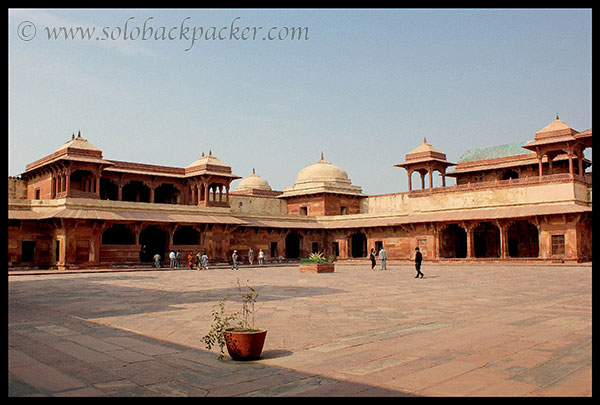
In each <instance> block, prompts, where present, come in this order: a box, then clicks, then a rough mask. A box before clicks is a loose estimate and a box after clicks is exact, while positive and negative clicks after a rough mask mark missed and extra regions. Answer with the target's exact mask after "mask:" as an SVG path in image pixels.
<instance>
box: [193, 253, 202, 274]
mask: <svg viewBox="0 0 600 405" xmlns="http://www.w3.org/2000/svg"><path fill="white" fill-rule="evenodd" d="M194 265H195V266H196V269H197V270H201V269H202V267H201V266H202V257H201V256H200V251H197V252H196V263H194Z"/></svg>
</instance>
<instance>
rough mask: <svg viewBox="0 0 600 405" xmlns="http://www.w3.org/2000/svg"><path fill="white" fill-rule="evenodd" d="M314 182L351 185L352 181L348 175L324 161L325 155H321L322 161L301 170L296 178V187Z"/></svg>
mask: <svg viewBox="0 0 600 405" xmlns="http://www.w3.org/2000/svg"><path fill="white" fill-rule="evenodd" d="M314 182H320V183H322V182H335V183H345V184H350V179H349V178H348V173H346V172H345V171H344V170H343V169H341V168H340V167H338V166H336V165H334V164H331V163H330V162H328V161H326V160H325V159H323V155H322V154H321V160H319V161H318V162H317V163H315V164H312V165H310V166H308V167H305V168H304V169H302V170H300V172H299V173H298V177H297V178H296V185H300V184H305V183H314Z"/></svg>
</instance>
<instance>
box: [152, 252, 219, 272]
mask: <svg viewBox="0 0 600 405" xmlns="http://www.w3.org/2000/svg"><path fill="white" fill-rule="evenodd" d="M152 259H153V260H154V267H156V268H157V269H160V266H161V265H160V263H161V260H162V257H160V255H159V254H158V253H157V254H155V255H154V257H153V258H152ZM187 260H188V266H189V267H190V270H193V269H194V268H196V269H198V270H208V256H207V255H206V252H202V254H200V252H197V253H196V254H195V255H194V254H193V252H189V253H188V255H187ZM169 268H171V269H179V268H181V252H180V251H179V250H177V252H175V251H174V250H171V252H170V253H169Z"/></svg>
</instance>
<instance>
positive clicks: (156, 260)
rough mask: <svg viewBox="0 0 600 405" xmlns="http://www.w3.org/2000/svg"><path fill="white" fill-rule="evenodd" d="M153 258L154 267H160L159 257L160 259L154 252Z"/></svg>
mask: <svg viewBox="0 0 600 405" xmlns="http://www.w3.org/2000/svg"><path fill="white" fill-rule="evenodd" d="M153 259H154V267H156V268H157V269H160V259H161V257H160V255H159V254H158V253H157V254H155V255H154V257H153Z"/></svg>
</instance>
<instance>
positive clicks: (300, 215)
mask: <svg viewBox="0 0 600 405" xmlns="http://www.w3.org/2000/svg"><path fill="white" fill-rule="evenodd" d="M591 147H592V130H591V129H588V130H585V131H583V132H578V131H576V130H574V129H573V128H571V127H570V126H568V125H567V124H565V123H564V122H563V121H561V120H560V119H559V118H558V116H557V117H556V119H555V120H554V121H553V122H551V123H550V124H548V125H547V126H546V127H544V128H542V129H541V130H539V131H538V132H536V133H535V134H534V137H533V140H525V141H524V142H519V143H513V144H507V145H499V146H490V147H486V148H481V149H477V150H469V151H467V152H465V153H464V154H463V155H462V156H461V157H460V158H459V160H458V161H457V163H451V162H449V161H447V160H446V155H445V154H444V153H442V152H440V151H439V150H437V149H435V148H434V147H433V146H431V145H430V144H429V143H427V141H426V140H424V142H423V144H421V145H420V146H418V147H416V148H415V149H414V150H412V151H411V152H409V153H407V154H406V156H405V161H404V162H401V163H398V164H396V165H395V166H397V167H400V168H403V169H405V171H406V174H407V175H408V179H409V191H408V192H401V193H391V194H384V195H365V194H363V193H362V189H361V187H360V186H356V185H353V184H352V182H351V181H350V179H349V178H348V175H347V173H346V172H345V171H344V170H343V169H341V168H339V167H337V166H335V165H333V164H331V163H330V162H328V161H326V160H325V159H324V158H323V156H321V159H320V160H319V161H318V162H316V163H314V164H312V165H310V166H308V167H306V168H304V169H302V170H301V171H300V172H299V173H298V176H297V178H296V181H295V183H294V185H293V186H291V187H286V188H285V189H284V190H283V191H274V190H272V189H271V187H270V186H269V184H268V182H267V181H266V180H265V179H263V178H262V177H260V176H259V175H258V174H256V173H254V172H253V173H252V174H251V175H250V176H248V177H246V178H244V179H242V180H241V181H240V182H239V184H238V185H237V187H236V188H235V190H232V189H231V183H232V181H234V180H236V179H240V178H241V177H239V176H237V175H235V174H233V173H232V171H231V167H230V166H229V165H227V164H225V163H223V162H222V161H220V160H219V159H218V158H217V157H216V156H214V155H213V154H212V153H210V152H209V153H208V155H204V154H203V156H201V157H200V158H199V159H198V160H196V161H195V162H192V163H190V164H189V165H188V166H187V167H185V168H178V167H165V166H157V165H149V164H142V163H130V162H122V161H116V160H109V159H105V158H104V156H103V154H102V151H101V150H100V149H98V148H97V147H95V146H94V145H92V144H91V143H90V142H89V141H88V140H87V139H84V138H83V137H82V136H81V134H78V135H76V136H75V135H73V136H72V138H71V139H69V140H68V141H67V142H66V143H65V144H64V145H63V146H61V147H60V148H58V149H57V150H56V151H55V152H53V153H51V154H49V155H48V156H46V157H43V158H41V159H39V160H36V161H34V162H32V163H30V164H28V165H27V166H26V168H25V172H23V173H22V174H21V175H20V177H18V178H14V177H10V178H9V179H8V265H9V268H16V267H37V268H52V269H65V268H73V267H96V266H115V265H140V263H146V262H149V261H150V260H151V257H152V256H153V255H154V254H156V253H158V254H160V255H161V257H162V258H165V257H167V255H168V252H169V251H171V250H180V251H181V252H182V253H184V255H187V253H188V252H194V253H196V252H199V251H200V252H206V253H207V254H208V256H209V257H210V259H211V261H213V262H224V261H228V258H229V257H230V255H231V253H232V251H233V250H234V249H236V250H237V251H238V253H239V254H241V255H242V257H243V256H245V255H246V254H247V252H248V250H249V249H250V248H252V249H253V250H254V251H255V252H258V251H259V249H262V250H263V251H264V253H265V256H266V258H267V262H268V261H269V260H290V259H297V258H300V257H306V256H307V255H308V254H309V253H311V252H316V251H319V252H324V253H325V254H326V255H327V256H329V257H335V258H337V259H342V260H343V259H350V258H363V257H367V256H368V252H369V251H370V249H371V248H375V249H376V250H377V249H379V247H380V246H385V248H386V249H387V251H388V257H389V258H390V259H392V260H412V258H413V257H414V256H413V255H414V249H415V248H416V247H419V248H420V250H421V252H422V253H423V256H424V258H425V260H430V261H472V260H481V261H501V262H504V261H506V262H509V261H561V262H562V261H572V262H581V261H591V260H592V192H591V190H592V175H591V172H586V169H587V168H588V167H590V166H591V162H590V161H589V160H587V159H586V158H585V157H584V150H585V149H586V148H591ZM450 169H451V170H450ZM415 172H416V173H418V174H417V175H414V173H415ZM436 172H437V173H436ZM434 173H435V174H436V176H438V177H441V184H439V185H437V186H434V177H433V175H434ZM448 176H450V177H454V178H455V183H456V184H455V185H452V186H447V185H446V178H447V177H448ZM415 180H416V181H415ZM419 186H420V187H419Z"/></svg>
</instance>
